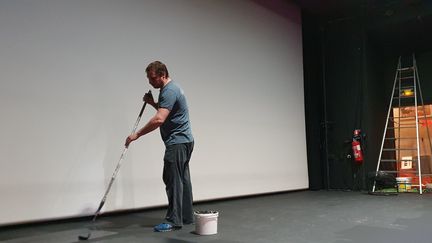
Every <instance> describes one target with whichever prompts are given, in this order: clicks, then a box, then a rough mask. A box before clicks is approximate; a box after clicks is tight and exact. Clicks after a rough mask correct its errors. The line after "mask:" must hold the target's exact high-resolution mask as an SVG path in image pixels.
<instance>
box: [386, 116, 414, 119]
mask: <svg viewBox="0 0 432 243" xmlns="http://www.w3.org/2000/svg"><path fill="white" fill-rule="evenodd" d="M391 118H399V119H400V118H415V116H394V117H390V118H389V119H391Z"/></svg>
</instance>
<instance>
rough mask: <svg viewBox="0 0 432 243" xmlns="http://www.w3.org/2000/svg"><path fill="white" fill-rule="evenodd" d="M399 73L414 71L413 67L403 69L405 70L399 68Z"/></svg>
mask: <svg viewBox="0 0 432 243" xmlns="http://www.w3.org/2000/svg"><path fill="white" fill-rule="evenodd" d="M398 70H399V71H412V70H414V67H405V68H399V69H398Z"/></svg>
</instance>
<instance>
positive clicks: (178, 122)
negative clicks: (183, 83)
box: [158, 81, 194, 146]
mask: <svg viewBox="0 0 432 243" xmlns="http://www.w3.org/2000/svg"><path fill="white" fill-rule="evenodd" d="M158 103H159V108H165V109H168V110H170V113H169V115H168V117H167V119H166V120H165V122H164V123H163V124H162V125H161V126H160V133H161V136H162V140H163V141H164V143H165V145H166V146H168V145H172V144H179V143H190V142H193V140H194V139H193V136H192V130H191V126H190V121H189V109H188V105H187V102H186V97H185V95H184V92H183V90H182V89H181V88H180V86H179V85H178V84H177V83H175V82H174V81H170V82H168V84H166V85H165V86H164V87H163V88H162V89H161V91H160V93H159V100H158Z"/></svg>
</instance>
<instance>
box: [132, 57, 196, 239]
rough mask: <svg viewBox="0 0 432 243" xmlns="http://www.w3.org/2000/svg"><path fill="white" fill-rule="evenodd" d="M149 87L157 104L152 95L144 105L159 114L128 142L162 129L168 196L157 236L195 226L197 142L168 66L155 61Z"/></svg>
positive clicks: (151, 69)
mask: <svg viewBox="0 0 432 243" xmlns="http://www.w3.org/2000/svg"><path fill="white" fill-rule="evenodd" d="M146 73H147V78H148V80H149V83H150V84H151V85H152V86H153V87H154V88H155V89H159V90H160V92H159V99H158V102H157V103H156V102H155V101H154V100H153V96H152V95H151V94H146V95H145V96H144V101H145V102H147V103H148V104H150V105H151V106H153V107H154V108H155V109H156V110H157V112H156V115H155V116H153V117H152V118H151V119H150V120H149V121H148V123H147V124H146V125H145V126H144V127H143V128H141V129H140V130H139V131H138V132H136V133H134V134H131V135H130V136H129V137H127V138H126V143H125V145H126V146H129V144H130V143H131V142H132V141H134V140H137V139H138V138H139V137H141V136H143V135H145V134H147V133H149V132H151V131H153V130H155V129H157V128H160V133H161V136H162V140H163V141H164V143H165V155H164V169H163V181H164V183H165V186H166V188H165V189H166V193H167V196H168V210H167V214H166V217H165V220H166V222H164V223H161V224H159V225H156V226H155V227H154V230H155V231H157V232H164V231H171V230H173V229H180V228H181V227H182V225H183V224H191V223H193V221H194V219H193V209H192V202H193V198H192V184H191V180H190V174H189V160H190V157H191V155H192V151H193V147H194V139H193V136H192V130H191V127H190V122H189V111H188V105H187V102H186V97H185V95H184V92H183V90H182V89H181V88H180V86H179V85H178V84H177V83H176V82H174V81H172V80H171V78H170V77H169V74H168V69H167V67H166V66H165V64H163V63H161V62H159V61H155V62H152V63H150V64H149V65H148V66H147V68H146Z"/></svg>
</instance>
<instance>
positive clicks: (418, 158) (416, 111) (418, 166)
mask: <svg viewBox="0 0 432 243" xmlns="http://www.w3.org/2000/svg"><path fill="white" fill-rule="evenodd" d="M412 57H413V66H414V65H415V57H414V54H413V56H412ZM415 72H416V70H415V66H414V74H415ZM416 83H417V80H416V78H414V97H415V99H414V107H415V115H416V136H417V141H416V143H417V170H418V174H419V184H420V194H423V188H422V176H421V158H420V139H419V125H418V103H417V84H416Z"/></svg>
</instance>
